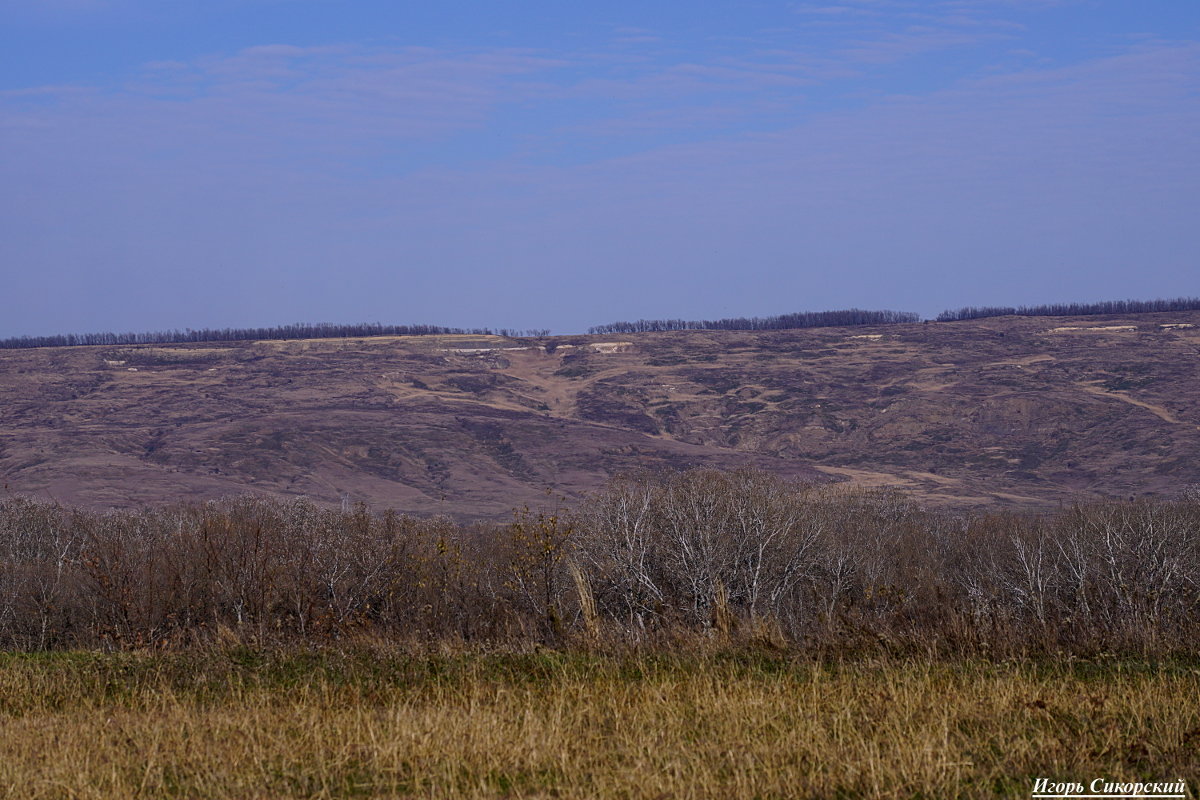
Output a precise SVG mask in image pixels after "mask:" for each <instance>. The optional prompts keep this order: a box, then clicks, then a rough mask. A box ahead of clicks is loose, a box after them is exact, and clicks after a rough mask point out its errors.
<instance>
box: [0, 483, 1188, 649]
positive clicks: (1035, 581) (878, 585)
mask: <svg viewBox="0 0 1200 800" xmlns="http://www.w3.org/2000/svg"><path fill="white" fill-rule="evenodd" d="M1198 612H1200V496H1197V495H1196V494H1195V493H1190V494H1189V493H1184V494H1183V495H1181V496H1180V497H1179V498H1178V499H1176V500H1170V501H1168V500H1157V501H1139V502H1102V503H1090V504H1083V505H1079V506H1075V507H1072V508H1069V509H1065V510H1063V511H1061V512H1057V513H1053V514H1024V515H1023V514H1015V513H1005V514H976V515H967V516H955V515H951V514H946V513H939V512H933V511H929V510H925V509H922V508H920V507H919V506H917V505H916V504H915V503H914V502H913V501H912V500H911V499H909V498H907V497H906V496H904V495H903V494H900V493H897V492H894V491H880V490H854V489H850V490H846V489H828V488H814V487H810V486H806V485H803V484H797V483H792V482H789V481H786V480H783V479H780V478H778V477H774V476H771V475H767V474H763V473H759V472H753V471H742V472H731V473H722V472H716V471H711V470H694V471H690V472H681V473H667V474H661V475H641V476H634V477H625V478H621V479H617V480H614V481H613V482H612V483H610V485H609V486H608V487H607V488H605V489H604V490H602V491H600V492H598V493H596V494H595V495H594V496H592V497H591V498H589V499H588V500H587V501H586V502H584V503H583V504H582V505H581V506H580V507H579V508H578V509H577V510H576V511H575V512H571V513H567V512H561V511H554V512H550V511H538V512H531V511H528V510H524V511H521V512H519V513H517V514H516V515H515V516H514V519H513V521H512V522H511V523H510V524H508V525H493V524H479V525H473V526H463V525H460V524H456V523H454V522H453V521H451V520H449V519H447V518H444V517H434V518H429V519H415V518H411V517H406V516H401V515H397V514H394V513H390V512H389V513H384V514H374V513H371V512H370V511H368V510H367V509H366V508H365V507H362V506H359V507H346V508H343V509H337V510H334V509H328V508H323V507H320V506H317V505H315V504H313V503H311V502H308V501H306V500H296V501H291V502H281V501H276V500H268V499H262V498H249V497H243V498H234V499H229V500H223V501H219V502H212V503H205V504H193V505H182V506H174V507H167V508H159V509H145V510H141V511H136V512H119V513H118V512H113V513H107V514H97V513H88V512H82V511H72V510H69V509H63V508H60V507H58V506H56V505H52V504H44V503H37V502H33V501H30V500H24V499H20V498H16V499H6V500H4V501H3V502H0V647H4V648H10V649H12V648H16V649H48V648H59V647H103V648H130V647H177V646H182V645H188V644H191V643H195V642H203V641H208V640H212V639H214V638H217V637H218V636H225V637H227V638H228V637H232V638H235V639H238V640H242V641H255V642H264V641H273V640H286V639H290V638H299V639H302V640H306V641H329V640H340V639H345V638H347V637H353V636H359V635H362V634H370V635H385V636H388V637H397V638H402V639H409V640H425V641H435V642H440V641H450V640H454V641H462V640H466V641H470V640H486V641H501V640H511V639H516V640H523V641H537V642H544V643H550V644H561V643H565V642H568V641H571V640H572V639H573V638H574V639H575V640H580V641H583V642H586V643H587V644H588V646H589V647H597V646H600V645H601V644H602V643H604V642H616V641H619V640H621V639H625V640H629V641H632V642H635V643H636V642H641V643H646V644H652V643H653V642H656V641H666V640H669V639H670V638H671V637H675V638H676V639H678V637H680V636H683V637H685V638H686V637H688V636H691V637H693V638H694V639H696V640H705V639H708V640H710V641H724V640H728V639H729V638H730V637H741V638H744V639H746V640H747V641H757V642H761V643H763V646H771V647H777V646H785V645H787V646H800V647H820V648H826V649H834V650H841V651H847V650H852V649H858V648H878V647H885V648H889V649H894V648H924V649H929V648H933V649H940V650H949V651H967V650H970V651H986V652H991V653H996V654H1000V653H1014V654H1019V653H1022V652H1033V651H1040V652H1051V651H1063V652H1073V653H1093V652H1111V651H1129V652H1132V651H1138V652H1178V651H1184V652H1195V651H1196V644H1195V643H1196V642H1197V641H1200V636H1198V634H1200V613H1198ZM714 634H716V636H714Z"/></svg>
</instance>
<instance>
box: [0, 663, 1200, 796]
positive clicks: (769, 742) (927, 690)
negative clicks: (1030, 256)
mask: <svg viewBox="0 0 1200 800" xmlns="http://www.w3.org/2000/svg"><path fill="white" fill-rule="evenodd" d="M1196 689H1197V676H1196V670H1195V663H1194V662H1190V663H1189V662H1184V661H1179V662H1176V661H1172V662H1164V663H1160V664H1158V665H1156V666H1154V667H1149V666H1147V665H1144V664H1138V663H1133V662H1123V661H1111V660H1110V661H1099V662H1080V661H1050V662H1045V663H1037V662H999V663H998V662H984V661H979V660H966V661H947V662H928V661H924V660H921V659H903V660H892V659H882V660H876V659H867V660H862V661H854V662H841V661H837V660H833V661H825V662H821V661H814V660H807V659H801V660H796V659H793V658H788V657H785V656H782V655H780V654H778V653H772V652H769V651H766V650H763V649H761V648H758V649H746V648H734V649H730V648H721V647H717V646H714V645H712V644H711V643H710V644H709V645H703V644H698V643H693V644H691V645H690V646H689V647H688V648H687V649H686V651H682V650H678V649H676V650H662V649H660V650H658V651H657V652H645V651H641V652H638V651H630V652H625V653H622V654H614V655H609V656H597V655H588V654H585V653H579V652H576V653H560V652H553V651H545V650H543V651H540V652H508V653H488V652H480V651H474V652H466V651H462V650H461V649H459V650H453V651H450V652H446V651H444V650H438V649H434V650H425V651H419V650H412V649H405V648H397V647H394V646H389V645H382V644H378V643H376V644H374V645H365V644H361V643H360V644H358V645H355V646H353V647H342V648H338V649H330V648H322V649H318V650H312V649H300V650H294V649H293V650H275V649H267V650H263V649H250V648H245V647H238V646H228V645H227V646H224V647H218V648H204V649H200V650H195V649H190V650H186V651H180V652H166V653H147V652H138V653H113V654H80V653H59V654H49V655H46V654H43V655H37V656H27V655H7V656H0V794H6V795H9V796H13V797H22V798H32V799H35V800H36V799H40V798H60V797H73V798H87V799H88V800H91V799H93V798H96V799H98V798H169V797H178V798H197V797H205V798H273V797H308V798H335V797H367V796H371V797H464V798H485V797H486V798H491V797H573V798H575V797H577V798H593V797H625V798H647V799H649V798H662V797H683V798H709V797H711V798H718V797H720V798H747V799H749V798H785V797H786V798H829V797H868V798H909V797H961V798H995V797H1028V796H1029V793H1030V791H1031V788H1032V786H1033V782H1034V780H1035V779H1036V778H1038V777H1052V778H1075V779H1078V778H1080V777H1081V776H1088V777H1090V776H1105V777H1108V778H1111V779H1114V780H1117V779H1119V780H1139V779H1140V780H1170V781H1174V780H1182V779H1188V780H1193V779H1194V776H1195V775H1197V774H1198V773H1200V750H1198V749H1197V748H1196V746H1195V742H1196V738H1197V737H1198V736H1200V724H1198V720H1197V717H1196V710H1195V697H1196ZM1195 788H1196V787H1195V786H1194V785H1192V786H1191V787H1190V791H1191V792H1194V791H1195ZM1189 796H1195V795H1194V794H1191V795H1189Z"/></svg>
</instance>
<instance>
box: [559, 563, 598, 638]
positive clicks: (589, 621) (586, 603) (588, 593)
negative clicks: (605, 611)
mask: <svg viewBox="0 0 1200 800" xmlns="http://www.w3.org/2000/svg"><path fill="white" fill-rule="evenodd" d="M567 569H568V570H570V573H571V580H573V581H574V582H575V591H576V592H577V593H578V595H579V613H580V615H581V616H582V617H583V631H584V637H585V640H586V641H587V643H588V644H589V645H591V646H594V645H595V644H597V643H598V642H599V641H600V614H599V612H598V611H597V610H596V596H595V595H594V594H593V593H592V586H591V584H590V583H589V582H588V579H587V576H586V575H584V574H583V570H581V569H580V568H579V564H577V563H576V562H575V561H573V560H572V561H571V562H570V563H569V564H568V565H567Z"/></svg>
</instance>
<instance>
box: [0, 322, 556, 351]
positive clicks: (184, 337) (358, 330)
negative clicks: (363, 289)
mask: <svg viewBox="0 0 1200 800" xmlns="http://www.w3.org/2000/svg"><path fill="white" fill-rule="evenodd" d="M494 333H495V331H492V330H491V329H490V328H448V327H445V326H442V325H384V324H382V323H379V322H373V323H359V324H354V325H339V324H334V323H328V322H318V323H296V324H294V325H277V326H272V327H267V328H200V329H198V330H192V329H191V328H188V329H185V330H168V331H144V332H141V333H71V334H60V335H55V336H14V337H12V338H9V339H0V349H6V350H16V349H21V348H27V347H75V346H79V345H130V344H183V343H190V342H244V341H253V340H256V339H348V338H357V337H361V336H430V335H447V334H469V335H472V336H490V335H492V334H494ZM518 333H520V332H517V331H510V330H508V329H504V330H502V331H500V335H502V336H511V335H516V334H518ZM544 333H549V331H546V332H544ZM544 333H543V335H544Z"/></svg>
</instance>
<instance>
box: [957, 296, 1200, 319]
mask: <svg viewBox="0 0 1200 800" xmlns="http://www.w3.org/2000/svg"><path fill="white" fill-rule="evenodd" d="M1156 311H1200V297H1177V298H1175V299H1173V300H1162V299H1159V300H1107V301H1104V302H1100V303H1051V304H1047V305H1040V306H965V307H963V308H959V309H954V310H950V311H943V312H942V313H940V314H938V315H937V321H938V322H960V321H962V320H968V319H984V318H987V317H1009V316H1018V317H1087V316H1095V315H1100V314H1150V313H1154V312H1156Z"/></svg>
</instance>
